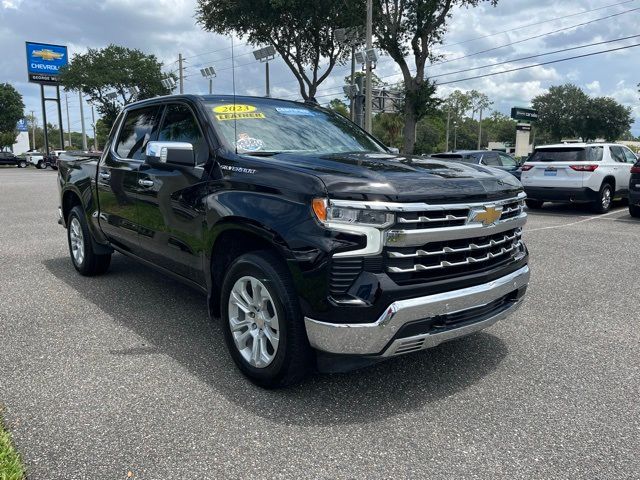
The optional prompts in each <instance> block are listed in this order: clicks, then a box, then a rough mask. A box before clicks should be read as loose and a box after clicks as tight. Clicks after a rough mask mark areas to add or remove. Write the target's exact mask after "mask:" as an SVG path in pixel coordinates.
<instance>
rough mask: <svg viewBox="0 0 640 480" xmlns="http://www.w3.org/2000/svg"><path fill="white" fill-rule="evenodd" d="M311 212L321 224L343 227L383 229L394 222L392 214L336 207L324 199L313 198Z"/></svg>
mask: <svg viewBox="0 0 640 480" xmlns="http://www.w3.org/2000/svg"><path fill="white" fill-rule="evenodd" d="M312 207H313V212H314V213H315V215H316V217H317V218H318V220H320V221H321V222H322V223H325V224H327V223H340V224H344V225H362V226H368V227H377V228H384V227H387V226H389V225H392V224H393V222H394V215H393V213H389V212H384V211H381V210H371V209H360V208H349V207H337V206H335V205H331V202H328V201H327V199H326V198H314V199H313V203H312Z"/></svg>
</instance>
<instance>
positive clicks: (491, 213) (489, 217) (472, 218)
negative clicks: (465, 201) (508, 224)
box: [469, 207, 502, 227]
mask: <svg viewBox="0 0 640 480" xmlns="http://www.w3.org/2000/svg"><path fill="white" fill-rule="evenodd" d="M501 216H502V207H485V208H483V209H475V210H471V213H470V214H469V223H482V225H484V226H485V227H490V226H491V225H494V224H495V223H496V222H497V221H498V220H500V217H501Z"/></svg>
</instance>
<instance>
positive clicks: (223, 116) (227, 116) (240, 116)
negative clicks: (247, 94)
mask: <svg viewBox="0 0 640 480" xmlns="http://www.w3.org/2000/svg"><path fill="white" fill-rule="evenodd" d="M216 118H217V119H218V120H219V121H221V122H223V121H225V120H250V119H252V118H253V119H263V118H265V116H264V113H258V112H251V113H220V114H218V115H216Z"/></svg>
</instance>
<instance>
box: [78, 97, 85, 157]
mask: <svg viewBox="0 0 640 480" xmlns="http://www.w3.org/2000/svg"><path fill="white" fill-rule="evenodd" d="M78 99H79V100H80V121H81V123H82V150H85V151H86V150H87V131H86V129H85V127H84V107H83V105H82V102H83V100H82V92H78Z"/></svg>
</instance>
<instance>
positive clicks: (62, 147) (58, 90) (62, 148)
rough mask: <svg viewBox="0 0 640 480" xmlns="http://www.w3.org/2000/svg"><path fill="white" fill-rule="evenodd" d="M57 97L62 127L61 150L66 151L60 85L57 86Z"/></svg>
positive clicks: (59, 122) (59, 121) (59, 123)
mask: <svg viewBox="0 0 640 480" xmlns="http://www.w3.org/2000/svg"><path fill="white" fill-rule="evenodd" d="M56 97H57V99H58V100H57V101H56V103H57V104H58V125H59V126H60V150H64V128H63V127H62V102H61V100H60V85H56Z"/></svg>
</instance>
